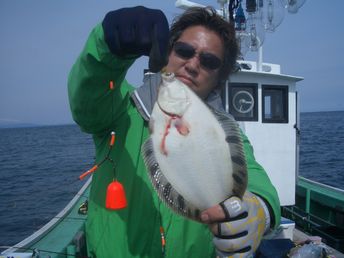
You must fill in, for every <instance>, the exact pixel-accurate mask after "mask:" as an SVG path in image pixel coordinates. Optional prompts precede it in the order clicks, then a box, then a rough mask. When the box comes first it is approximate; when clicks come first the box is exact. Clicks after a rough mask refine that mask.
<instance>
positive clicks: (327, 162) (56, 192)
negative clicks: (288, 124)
mask: <svg viewBox="0 0 344 258" xmlns="http://www.w3.org/2000/svg"><path fill="white" fill-rule="evenodd" d="M300 142H301V146H300V175H302V176H304V177H307V178H310V179H312V180H316V181H318V182H321V183H325V184H329V185H332V186H335V187H339V188H344V155H343V153H344V111H341V112H319V113H302V114H301V135H300ZM93 164H94V147H93V142H92V138H91V136H90V135H87V134H85V133H83V132H81V131H80V129H79V128H78V127H77V126H76V125H65V126H47V127H31V128H13V129H0V187H1V191H0V246H6V245H14V244H16V243H18V242H20V241H21V240H23V239H24V238H25V237H27V236H29V235H30V234H32V233H33V232H35V231H37V230H38V229H39V228H41V227H42V226H43V225H44V224H45V223H47V222H48V221H49V220H50V219H51V218H53V217H54V216H55V215H56V214H57V213H58V212H59V211H60V210H62V209H63V208H64V206H65V205H66V204H67V203H68V202H69V201H70V200H71V199H72V198H73V197H74V195H75V194H76V193H77V192H78V190H79V189H80V188H81V186H82V184H83V183H84V182H80V181H78V180H77V178H78V176H79V175H80V174H81V173H83V172H85V171H86V170H88V169H89V168H91V167H92V166H93ZM0 251H1V250H0Z"/></svg>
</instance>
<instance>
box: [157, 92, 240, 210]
mask: <svg viewBox="0 0 344 258" xmlns="http://www.w3.org/2000/svg"><path fill="white" fill-rule="evenodd" d="M190 102H191V105H190V107H189V108H188V109H187V110H186V112H185V113H184V115H183V117H182V120H183V122H184V123H186V124H187V126H188V127H189V133H188V134H187V135H182V134H180V133H179V131H178V130H177V128H176V127H175V126H174V123H173V122H174V121H173V120H172V121H171V127H170V129H169V132H168V134H167V135H166V138H165V139H166V140H165V149H166V151H167V154H166V155H165V154H164V153H162V151H161V150H160V149H161V141H162V139H163V137H164V134H165V132H166V125H167V124H168V122H169V119H170V117H169V116H167V115H166V114H164V113H163V112H162V111H161V110H159V108H158V106H156V108H155V109H154V110H153V113H152V118H153V119H154V129H153V130H154V134H153V135H152V141H153V146H154V150H155V155H156V159H157V161H158V163H159V165H160V168H161V171H163V174H164V175H165V177H166V179H167V180H168V181H169V182H170V183H171V184H172V186H173V187H174V188H175V189H176V190H177V192H178V193H180V194H181V195H182V196H183V197H184V198H185V199H186V200H187V201H189V202H190V203H192V204H193V205H195V206H196V207H197V208H199V209H200V210H203V209H206V208H209V207H211V206H213V205H215V204H218V203H219V202H221V201H223V200H225V199H226V198H227V197H228V196H229V195H230V194H232V189H233V177H232V171H233V168H232V164H231V160H230V156H231V155H230V150H229V148H228V144H227V142H226V140H225V138H226V135H225V133H224V130H223V129H222V127H221V125H220V123H219V122H218V121H217V120H216V119H215V117H214V115H213V114H212V113H211V111H210V110H209V109H208V108H207V107H206V106H205V105H204V104H203V103H201V101H200V100H199V99H196V98H191V99H190Z"/></svg>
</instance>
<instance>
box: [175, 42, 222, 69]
mask: <svg viewBox="0 0 344 258" xmlns="http://www.w3.org/2000/svg"><path fill="white" fill-rule="evenodd" d="M173 50H174V52H175V53H176V54H177V56H179V57H180V58H183V59H186V60H187V59H190V58H192V57H194V56H195V54H196V49H195V48H194V47H193V46H191V45H190V44H188V43H185V42H181V41H177V42H176V43H174V45H173ZM198 56H199V62H200V64H201V66H203V67H204V68H205V69H208V70H216V69H218V68H219V67H220V66H221V65H222V61H221V60H220V58H218V57H217V56H215V55H214V54H211V53H207V52H200V53H199V55H198Z"/></svg>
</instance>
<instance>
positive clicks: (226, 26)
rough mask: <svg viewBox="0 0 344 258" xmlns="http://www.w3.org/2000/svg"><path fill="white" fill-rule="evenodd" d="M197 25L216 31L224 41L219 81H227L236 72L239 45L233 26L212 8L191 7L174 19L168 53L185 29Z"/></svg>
mask: <svg viewBox="0 0 344 258" xmlns="http://www.w3.org/2000/svg"><path fill="white" fill-rule="evenodd" d="M197 25H201V26H204V27H205V28H207V29H209V30H211V31H214V32H215V33H217V34H218V35H219V36H220V38H221V39H222V40H223V44H224V57H223V64H222V67H221V69H220V72H219V77H220V78H219V79H220V81H223V80H226V79H227V78H228V76H229V75H230V73H231V72H232V71H233V70H234V67H235V63H236V59H237V56H238V44H237V41H236V38H235V29H234V26H233V24H232V23H230V22H227V21H226V20H224V19H223V18H222V17H221V16H220V15H218V14H217V13H216V10H215V9H214V8H212V7H191V8H189V9H187V10H186V11H185V12H184V13H183V14H181V15H180V16H177V17H176V18H175V19H174V21H173V23H172V25H171V28H170V40H169V45H168V52H169V53H171V51H172V48H173V45H174V43H175V42H176V41H177V40H178V39H179V38H180V36H181V35H182V33H183V31H184V30H185V29H187V28H189V27H191V26H197Z"/></svg>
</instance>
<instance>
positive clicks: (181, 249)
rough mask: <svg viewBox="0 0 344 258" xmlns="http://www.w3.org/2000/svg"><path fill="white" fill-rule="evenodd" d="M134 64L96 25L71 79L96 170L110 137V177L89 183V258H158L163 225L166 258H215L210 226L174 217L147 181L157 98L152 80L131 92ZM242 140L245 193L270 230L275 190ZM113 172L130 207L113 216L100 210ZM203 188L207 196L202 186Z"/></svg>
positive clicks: (99, 174)
mask: <svg viewBox="0 0 344 258" xmlns="http://www.w3.org/2000/svg"><path fill="white" fill-rule="evenodd" d="M134 61H135V59H121V58H119V57H116V56H114V55H113V54H111V53H110V51H109V48H108V46H107V45H106V43H105V41H104V34H103V29H102V26H101V25H98V26H97V27H95V29H94V30H93V31H92V32H91V34H90V37H89V39H88V41H87V43H86V46H85V48H84V50H83V51H82V53H81V55H80V56H79V58H78V59H77V61H76V63H75V64H74V66H73V68H72V70H71V73H70V75H69V82H68V87H69V88H68V90H69V100H70V107H71V111H72V114H73V118H74V120H75V121H76V123H77V124H78V125H79V126H80V127H81V129H82V130H83V131H84V132H86V133H90V134H92V135H93V139H94V144H95V148H96V163H97V164H98V163H99V162H101V161H102V160H103V159H104V157H105V156H106V155H107V153H108V150H109V141H110V137H111V136H110V133H111V131H115V133H116V141H115V145H114V147H113V148H112V151H111V153H110V158H111V159H112V160H113V161H114V164H115V171H116V172H114V169H113V165H112V163H111V162H109V161H106V162H104V163H103V164H102V165H101V166H100V167H99V168H98V169H97V171H96V172H95V173H94V175H93V179H92V187H91V192H90V196H89V210H88V218H87V222H86V238H87V248H88V253H89V256H91V257H98V258H116V257H118V258H126V257H147V258H148V257H149V258H158V257H162V256H163V255H162V244H161V243H162V242H161V235H160V226H161V225H162V226H163V228H164V230H165V239H166V249H165V257H167V258H172V257H173V258H178V257H180V258H185V257H197V258H201V257H204V258H209V257H215V251H214V246H213V244H212V238H213V235H212V234H211V233H210V231H209V230H208V226H207V225H203V224H201V223H198V222H194V221H191V220H187V219H185V218H183V217H181V216H179V215H177V214H175V213H173V212H172V211H171V210H170V209H169V208H167V207H166V206H165V205H164V204H162V203H160V201H159V199H158V195H157V194H156V192H155V190H154V189H153V187H152V184H151V182H150V181H149V178H148V175H147V172H146V168H145V165H144V163H143V160H142V157H141V155H140V151H141V145H142V144H143V142H144V141H145V140H146V139H147V138H148V137H149V132H148V131H149V129H148V117H147V115H148V116H149V112H150V110H151V108H152V105H153V103H154V101H155V98H156V95H155V93H154V92H156V88H155V90H154V89H152V88H149V87H150V86H149V85H156V84H157V82H155V83H154V81H155V79H153V80H152V78H146V80H145V85H144V86H143V87H141V88H138V89H137V90H136V89H135V88H134V87H133V86H131V85H130V84H129V83H128V82H127V81H126V80H125V75H126V73H127V70H128V69H129V67H130V66H131V65H132V64H133V62H134ZM138 76H141V74H140V75H138ZM155 77H156V76H155ZM153 78H154V77H153ZM110 81H113V82H114V85H115V88H114V90H113V91H111V90H110V89H109V83H110ZM152 81H153V82H152ZM146 85H148V86H146ZM147 87H148V88H149V89H148V90H147ZM214 99H215V100H216V99H217V100H219V99H220V98H219V96H218V95H217V97H216V95H215V97H214V96H213V97H212V100H209V101H208V100H207V102H208V104H210V105H211V103H209V102H214ZM144 102H145V103H144ZM215 102H216V101H215ZM217 102H218V101H217ZM243 139H244V147H245V152H246V159H247V164H248V170H249V184H248V189H249V190H250V191H251V192H254V193H256V194H258V195H259V196H261V197H262V198H263V199H264V200H265V201H266V203H267V204H268V206H269V207H270V208H271V217H272V219H273V221H274V224H275V226H276V225H278V224H279V221H280V207H279V199H278V196H277V193H276V190H275V188H274V187H273V186H272V184H271V182H270V180H269V178H268V176H267V174H266V172H265V171H264V170H263V168H262V167H261V166H260V165H259V164H258V163H257V162H256V161H255V159H254V156H253V150H252V147H251V145H250V143H249V142H248V140H247V138H246V137H245V136H244V135H243ZM114 173H116V179H117V180H118V181H119V182H120V183H122V184H123V186H124V188H125V191H126V198H127V202H128V206H127V208H125V209H122V210H115V211H113V210H107V209H106V208H105V196H106V189H107V186H108V185H109V183H111V182H112V181H113V179H114V177H115V175H114ZM204 190H205V191H207V186H204Z"/></svg>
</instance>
